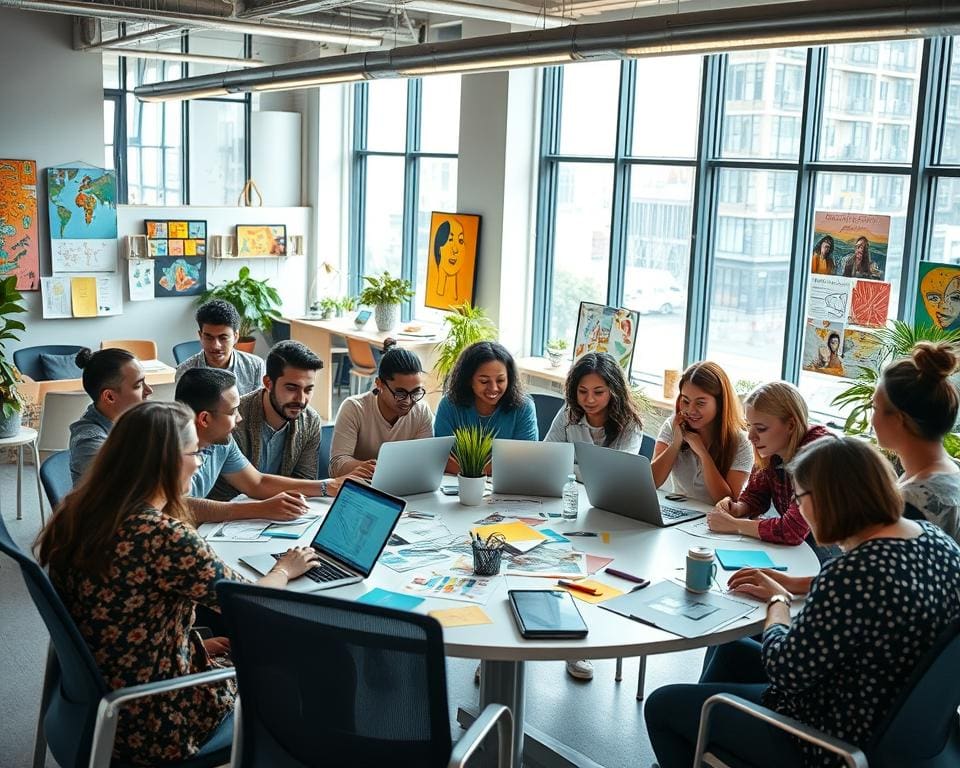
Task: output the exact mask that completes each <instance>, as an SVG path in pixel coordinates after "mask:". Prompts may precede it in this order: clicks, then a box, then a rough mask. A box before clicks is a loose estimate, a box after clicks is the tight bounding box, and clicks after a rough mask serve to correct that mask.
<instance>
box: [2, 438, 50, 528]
mask: <svg viewBox="0 0 960 768" xmlns="http://www.w3.org/2000/svg"><path fill="white" fill-rule="evenodd" d="M37 437H38V434H37V430H35V429H33V428H32V427H20V431H19V432H18V433H17V434H15V435H14V436H13V437H4V438H0V448H16V449H17V520H22V519H23V513H22V511H21V506H22V505H21V500H22V498H23V495H22V494H23V490H22V484H23V446H25V445H29V446H31V447H32V448H33V471H34V472H36V475H37V501H38V502H39V504H40V522H41V523H43V522H45V519H44V514H43V489H42V488H41V487H40V453H39V452H38V451H37Z"/></svg>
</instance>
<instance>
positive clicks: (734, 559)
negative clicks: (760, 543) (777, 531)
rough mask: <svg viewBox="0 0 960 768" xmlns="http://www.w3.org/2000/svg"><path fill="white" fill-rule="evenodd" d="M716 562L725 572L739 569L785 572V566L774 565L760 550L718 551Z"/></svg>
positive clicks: (768, 556)
mask: <svg viewBox="0 0 960 768" xmlns="http://www.w3.org/2000/svg"><path fill="white" fill-rule="evenodd" d="M717 560H719V561H720V565H721V566H723V569H724V570H725V571H735V570H737V569H739V568H773V569H774V570H777V571H785V570H787V569H786V566H782V565H775V564H774V562H773V560H771V559H770V555H768V554H767V553H766V552H764V551H763V550H762V549H718V550H717Z"/></svg>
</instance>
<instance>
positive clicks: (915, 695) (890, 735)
mask: <svg viewBox="0 0 960 768" xmlns="http://www.w3.org/2000/svg"><path fill="white" fill-rule="evenodd" d="M958 676H960V619H957V620H954V621H953V622H952V623H951V624H950V626H948V627H947V629H945V630H944V631H943V632H942V633H941V634H940V637H939V638H937V641H936V642H935V643H934V644H933V647H932V648H931V649H930V650H929V651H927V653H926V654H925V655H924V657H923V658H922V659H921V660H920V663H919V664H917V666H916V667H915V668H914V670H913V672H912V673H911V675H910V677H909V678H908V679H907V683H906V685H905V686H904V687H903V690H902V691H901V692H900V695H899V696H898V697H897V699H896V700H895V701H894V703H893V706H892V707H891V708H890V710H889V711H888V712H887V714H886V715H885V716H884V717H883V719H882V720H881V721H880V722H879V723H878V725H877V728H876V731H875V732H874V734H873V736H872V737H871V738H870V740H869V741H868V742H867V743H866V744H863V745H861V746H860V747H856V746H853V745H852V744H848V743H846V742H844V741H842V740H840V739H837V738H835V737H833V736H828V735H827V734H825V733H822V732H821V731H818V730H817V729H815V728H811V727H810V726H808V725H805V724H804V723H801V722H799V721H798V720H794V719H793V718H790V717H785V716H784V715H781V714H779V713H777V712H773V711H771V710H769V709H767V708H766V707H763V706H761V705H759V704H754V703H753V702H750V701H746V700H745V699H742V698H740V697H739V696H731V695H729V694H725V693H722V694H717V695H715V696H711V697H710V698H709V699H707V700H706V701H705V702H704V704H703V709H702V711H701V714H700V730H699V733H698V734H697V751H696V756H695V760H694V763H693V764H694V765H700V764H701V761H702V762H703V763H705V764H707V765H719V764H723V763H726V762H735V763H736V764H737V765H744V761H743V760H741V759H738V758H737V757H736V756H735V755H730V754H728V753H727V751H726V750H724V749H722V748H718V747H716V746H715V745H713V744H712V743H711V741H710V717H711V715H712V714H713V713H714V712H716V711H717V710H718V709H719V708H721V707H732V708H733V709H736V710H739V711H740V712H742V713H743V714H744V715H745V716H748V717H755V718H757V719H758V720H762V721H763V722H765V723H767V724H768V725H769V726H770V727H772V728H778V729H780V730H782V731H786V732H787V733H790V734H792V735H793V736H795V737H796V738H798V739H801V740H803V741H807V742H810V743H811V744H816V745H817V746H819V747H820V748H822V749H826V750H828V751H830V752H832V753H833V754H834V755H836V756H837V757H838V758H839V759H841V760H843V761H844V762H845V763H846V764H847V765H848V766H851V768H854V767H855V768H860V767H861V766H862V768H866V766H867V765H868V764H869V766H870V768H956V766H958V765H960V716H958V714H957V708H958V707H960V685H957V678H958ZM868 761H869V763H868ZM758 768H759V766H758Z"/></svg>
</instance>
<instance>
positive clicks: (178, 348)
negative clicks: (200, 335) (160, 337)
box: [173, 341, 202, 365]
mask: <svg viewBox="0 0 960 768" xmlns="http://www.w3.org/2000/svg"><path fill="white" fill-rule="evenodd" d="M201 349H202V347H201V346H200V342H199V341H181V342H180V343H179V344H174V345H173V359H174V360H175V361H176V363H177V365H180V363H182V362H183V361H184V360H186V359H187V358H188V357H193V356H194V355H195V354H197V353H198V352H199V351H200V350H201Z"/></svg>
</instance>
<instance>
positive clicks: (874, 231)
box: [810, 211, 890, 280]
mask: <svg viewBox="0 0 960 768" xmlns="http://www.w3.org/2000/svg"><path fill="white" fill-rule="evenodd" d="M889 241H890V217H889V216H880V215H875V214H870V213H850V212H848V211H816V212H815V213H814V215H813V252H812V253H811V256H810V271H811V272H812V273H814V274H816V275H837V276H839V277H852V278H858V279H860V280H883V275H884V272H885V271H886V267H887V245H888V243H889Z"/></svg>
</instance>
